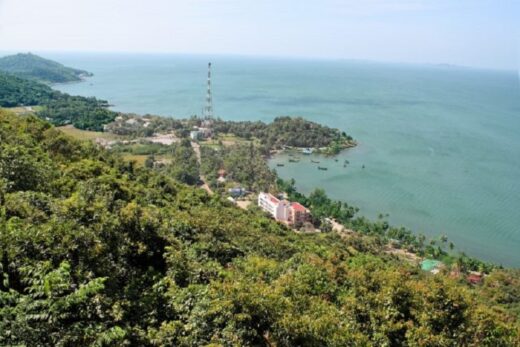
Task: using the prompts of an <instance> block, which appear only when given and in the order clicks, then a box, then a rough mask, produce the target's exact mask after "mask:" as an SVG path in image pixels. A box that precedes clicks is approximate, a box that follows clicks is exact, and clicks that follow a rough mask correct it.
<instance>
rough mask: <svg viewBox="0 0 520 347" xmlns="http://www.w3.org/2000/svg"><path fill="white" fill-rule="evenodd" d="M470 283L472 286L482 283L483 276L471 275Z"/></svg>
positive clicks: (469, 277)
mask: <svg viewBox="0 0 520 347" xmlns="http://www.w3.org/2000/svg"><path fill="white" fill-rule="evenodd" d="M468 281H469V283H472V284H478V283H480V281H482V276H480V275H477V274H470V275H468Z"/></svg>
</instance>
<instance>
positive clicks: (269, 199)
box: [258, 192, 289, 222]
mask: <svg viewBox="0 0 520 347" xmlns="http://www.w3.org/2000/svg"><path fill="white" fill-rule="evenodd" d="M288 205H289V202H288V201H286V200H280V199H278V198H276V197H275V196H273V195H272V194H269V193H263V192H262V193H260V194H258V206H260V208H262V210H264V211H266V212H268V213H270V214H271V216H273V217H274V219H276V220H279V221H284V222H285V221H287V217H288V213H287V212H288V211H287V207H288Z"/></svg>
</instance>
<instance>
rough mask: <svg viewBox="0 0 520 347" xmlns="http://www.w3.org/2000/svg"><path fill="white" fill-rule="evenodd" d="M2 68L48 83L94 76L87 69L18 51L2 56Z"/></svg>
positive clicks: (0, 68) (17, 74)
mask: <svg viewBox="0 0 520 347" xmlns="http://www.w3.org/2000/svg"><path fill="white" fill-rule="evenodd" d="M0 70H2V71H4V72H8V73H11V74H14V75H16V76H19V77H23V78H30V79H36V80H39V81H42V82H48V83H63V82H74V81H80V80H81V79H82V78H83V77H87V76H92V74H91V73H89V72H87V71H84V70H78V69H73V68H70V67H66V66H64V65H62V64H60V63H57V62H55V61H52V60H48V59H44V58H42V57H40V56H37V55H35V54H32V53H18V54H15V55H9V56H6V57H2V58H0Z"/></svg>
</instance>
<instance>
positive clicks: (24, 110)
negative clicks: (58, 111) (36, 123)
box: [4, 106, 42, 115]
mask: <svg viewBox="0 0 520 347" xmlns="http://www.w3.org/2000/svg"><path fill="white" fill-rule="evenodd" d="M4 108H5V109H6V110H9V111H11V112H14V113H16V114H17V115H24V114H33V113H35V112H37V111H39V110H41V108H42V107H41V106H18V107H4Z"/></svg>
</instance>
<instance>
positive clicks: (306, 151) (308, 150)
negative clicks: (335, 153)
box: [302, 148, 312, 155]
mask: <svg viewBox="0 0 520 347" xmlns="http://www.w3.org/2000/svg"><path fill="white" fill-rule="evenodd" d="M302 153H303V154H305V155H309V154H312V148H304V149H303V150H302Z"/></svg>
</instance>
